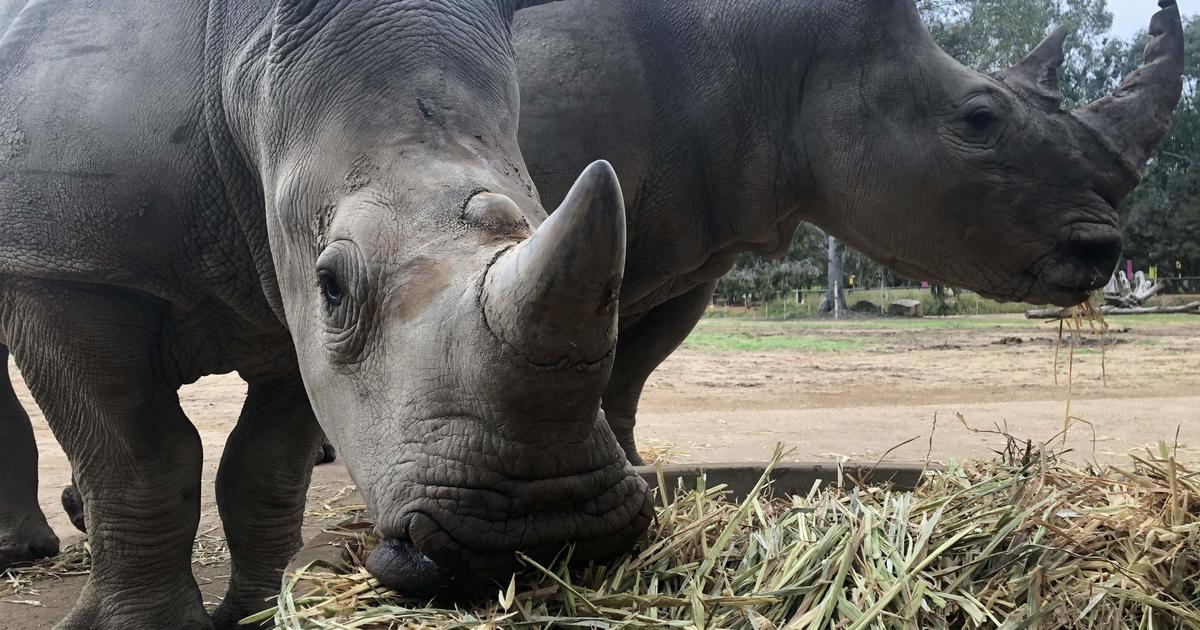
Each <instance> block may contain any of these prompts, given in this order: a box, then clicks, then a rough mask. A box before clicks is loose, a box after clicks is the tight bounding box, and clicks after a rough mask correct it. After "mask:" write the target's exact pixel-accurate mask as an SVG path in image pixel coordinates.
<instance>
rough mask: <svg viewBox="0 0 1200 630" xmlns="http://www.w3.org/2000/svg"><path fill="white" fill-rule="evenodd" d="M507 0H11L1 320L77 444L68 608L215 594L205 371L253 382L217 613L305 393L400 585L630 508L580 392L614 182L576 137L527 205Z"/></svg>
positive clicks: (500, 560)
mask: <svg viewBox="0 0 1200 630" xmlns="http://www.w3.org/2000/svg"><path fill="white" fill-rule="evenodd" d="M519 4H521V3H518V2H516V1H515V0H453V1H450V0H446V1H441V2H438V1H433V0H423V1H418V0H407V1H401V0H392V1H384V0H355V1H353V2H346V1H341V0H271V1H269V0H246V1H242V2H212V3H210V2H208V1H207V0H187V1H184V0H175V1H172V2H159V1H157V0H154V1H152V0H123V1H121V2H109V3H97V2H83V1H79V2H30V3H28V4H26V3H24V2H17V3H13V2H4V1H0V18H3V17H4V16H8V17H9V18H10V19H12V20H13V22H12V24H11V25H10V26H9V28H8V29H7V31H6V32H5V33H4V34H3V38H0V295H3V298H4V299H3V301H2V303H0V343H6V344H7V345H8V346H9V347H11V348H12V351H13V354H14V356H15V357H16V359H17V362H18V364H19V366H20V368H21V371H22V373H23V375H24V377H25V379H26V381H27V382H28V384H29V386H30V389H31V390H32V392H33V394H34V396H35V398H36V399H37V403H38V405H39V406H40V407H41V408H42V410H43V411H44V413H45V415H46V417H47V419H48V421H49V423H50V425H51V427H52V429H53V430H54V433H55V435H56V437H57V438H58V440H59V441H60V442H61V443H62V446H63V448H64V450H65V451H66V452H67V454H68V456H69V458H70V460H71V463H72V465H73V466H74V468H75V477H76V479H77V481H78V485H79V489H80V491H81V493H82V495H83V498H84V500H85V504H86V510H87V519H88V526H89V530H90V531H89V539H90V542H91V549H92V556H93V560H94V563H95V568H94V570H93V572H92V575H91V578H90V580H89V581H88V583H87V585H86V586H85V587H84V591H83V593H82V595H81V596H80V599H79V601H78V603H77V604H76V606H75V608H74V610H73V611H72V612H71V614H70V615H69V616H68V618H67V619H66V620H65V621H63V623H62V625H61V627H64V628H113V629H116V628H120V629H129V628H137V629H143V628H153V629H165V628H172V629H174V628H208V627H212V625H213V621H210V619H209V617H208V616H207V615H206V614H205V610H204V608H203V606H202V603H201V597H200V592H199V590H198V589H197V587H196V583H195V581H194V579H193V577H192V574H191V565H190V555H191V543H192V538H193V536H194V535H195V531H196V525H197V519H198V516H199V510H200V502H199V492H200V480H201V477H200V475H201V445H200V440H199V438H198V435H197V433H196V430H195V429H194V427H193V426H192V425H191V423H190V422H189V421H188V419H187V418H186V417H185V416H184V414H183V412H182V411H181V409H180V407H179V402H178V398H177V396H176V390H177V389H178V388H179V386H180V385H181V384H183V383H189V382H192V381H195V380H196V379H198V378H199V377H201V376H202V375H205V374H212V373H221V372H229V371H231V370H237V371H238V372H239V373H240V374H241V375H242V376H243V377H244V378H245V379H246V380H247V382H248V383H249V394H248V397H247V400H246V404H245V407H244V409H243V412H242V415H241V418H240V419H239V421H238V423H237V426H236V428H235V429H234V431H233V433H232V434H231V435H230V437H229V440H228V443H227V445H226V447H225V451H224V454H223V456H222V462H221V468H220V471H219V473H218V477H217V486H218V503H219V506H220V511H221V517H222V521H223V524H224V528H225V533H226V535H227V536H228V539H229V546H230V551H231V553H232V556H233V561H232V576H231V579H230V586H229V591H228V593H227V595H226V597H225V599H224V601H223V603H222V604H221V606H220V608H219V609H218V610H217V611H216V613H215V614H214V621H215V624H216V625H217V626H218V627H232V625H233V624H234V622H235V621H236V620H237V619H238V618H240V617H241V616H242V615H243V614H244V613H246V612H248V611H251V610H257V609H260V608H262V607H263V605H264V598H265V597H267V596H269V595H270V594H271V593H273V592H276V591H277V589H278V586H279V578H280V571H281V569H282V567H283V566H284V564H285V563H286V562H287V560H288V559H289V557H290V556H291V555H292V553H293V552H294V550H295V549H296V548H297V546H298V544H299V534H300V529H299V526H300V522H301V518H302V515H303V511H304V495H305V489H306V486H307V484H308V479H309V474H310V470H311V467H312V453H313V452H314V449H315V448H316V446H317V443H318V440H319V439H320V428H319V427H318V421H319V423H320V427H321V428H324V429H325V431H326V432H327V433H328V434H329V436H330V437H331V438H332V440H333V441H334V443H335V444H337V445H338V446H339V447H340V449H341V453H342V455H343V456H344V458H345V461H346V463H347V466H348V467H349V469H350V470H351V473H352V474H353V476H354V478H355V480H356V481H357V483H358V485H359V486H360V488H361V489H362V491H363V494H364V496H365V498H366V502H367V504H368V506H369V509H370V511H371V512H372V516H373V517H374V520H375V522H376V524H377V529H378V531H379V533H380V534H381V535H382V536H383V537H384V538H385V540H386V542H385V544H384V545H383V546H382V547H381V548H380V550H379V551H378V552H376V554H375V555H373V556H372V557H371V559H370V564H371V567H372V568H373V570H374V571H375V572H376V573H377V574H378V576H379V577H380V578H381V579H382V580H383V581H384V582H385V583H387V584H389V585H392V586H394V587H396V588H400V589H405V590H413V591H422V592H424V591H428V590H429V589H432V588H434V587H436V585H437V583H438V582H440V581H444V580H447V579H458V578H462V577H468V576H470V575H472V574H477V573H479V572H486V571H489V570H493V569H500V568H504V567H506V566H507V565H508V564H509V563H511V562H512V559H513V553H512V552H513V550H515V549H522V550H529V551H533V552H535V553H546V552H551V551H557V549H558V548H559V547H560V546H561V545H562V544H563V543H565V542H568V541H579V544H578V546H577V553H579V554H581V555H584V556H588V555H592V556H595V555H605V554H608V553H612V552H614V551H616V550H619V549H622V548H624V546H625V545H627V544H628V543H629V541H630V540H631V539H632V538H633V537H635V536H636V535H638V534H639V533H640V532H641V531H642V530H643V529H644V527H645V526H646V524H647V523H648V518H649V497H648V494H647V492H646V487H645V484H644V483H643V482H642V481H641V480H640V478H638V477H637V476H636V475H635V474H633V471H632V469H631V468H629V466H628V464H627V462H626V461H625V458H624V457H623V455H622V453H621V450H620V447H619V445H618V444H617V442H616V441H615V439H614V438H613V436H612V434H611V432H610V431H609V430H608V428H607V426H606V425H605V424H604V422H603V420H602V419H601V416H600V413H599V401H600V394H601V391H602V389H603V386H604V383H605V381H606V380H607V377H608V373H609V370H610V368H611V362H612V357H613V348H614V345H615V340H616V308H617V294H618V287H619V285H620V282H621V273H622V268H623V262H624V241H625V226H624V214H623V211H622V201H621V193H620V188H619V187H618V185H617V182H616V179H615V176H614V174H613V172H612V170H611V169H610V168H609V167H608V165H607V164H604V163H596V164H593V165H591V166H589V167H588V168H587V169H586V171H585V172H584V174H583V175H582V176H581V177H580V178H579V182H578V184H577V185H576V187H575V188H574V190H573V192H572V193H571V194H570V195H568V197H567V199H566V200H565V201H564V202H563V203H562V205H561V207H560V208H559V209H558V211H557V212H556V213H555V214H554V216H553V217H552V218H550V219H548V220H547V219H545V216H546V215H545V212H544V211H543V210H542V209H541V207H540V205H539V204H538V202H537V201H536V196H535V194H534V192H533V187H532V185H531V184H530V182H529V180H528V179H527V177H526V176H525V174H524V173H525V168H524V164H523V162H522V158H521V155H520V153H519V151H518V150H517V143H516V112H517V89H516V79H515V72H514V69H513V66H512V59H511V47H510V45H509V40H508V37H509V20H510V19H511V12H512V11H513V9H514V8H515V7H516V6H518V5H519ZM543 221H544V222H543ZM530 223H532V224H533V225H535V226H537V225H540V227H538V229H537V230H536V231H533V230H532V229H531V228H530V227H529V224H530ZM310 400H311V401H313V402H312V405H311V407H310V402H309V401H310ZM2 402H5V404H4V405H0V411H3V412H5V413H9V414H10V415H11V414H15V413H17V412H19V405H17V406H16V410H13V409H11V407H13V405H12V404H8V402H7V401H2ZM314 411H315V417H314ZM22 416H23V412H22ZM0 424H7V425H14V426H18V427H19V428H18V430H17V431H16V432H17V433H20V426H23V427H24V430H25V431H26V432H27V430H28V422H27V420H26V421H25V422H24V423H21V422H19V421H14V420H12V419H11V418H9V419H6V422H3V423H0ZM18 441H20V442H23V443H24V444H25V446H24V448H26V449H28V448H29V446H30V445H31V444H32V442H31V440H25V439H24V438H22V439H21V440H18ZM18 448H21V447H18ZM28 452H29V451H28V450H26V451H25V454H26V460H23V461H22V462H21V463H22V464H24V465H25V466H30V465H32V463H31V462H29V461H28ZM7 463H8V462H3V465H0V470H4V471H5V472H4V473H3V474H4V475H5V476H0V482H4V483H5V484H7V483H8V482H9V481H11V478H10V477H9V476H7V475H8V474H9V472H10V471H9V469H8V468H7V466H6V465H7ZM23 479H24V481H23V482H22V483H23V484H24V485H21V486H20V487H18V488H17V494H18V497H17V498H20V493H21V492H25V493H27V494H26V495H24V496H25V497H26V500H29V499H28V492H29V491H30V487H29V483H28V482H29V481H30V480H31V479H32V478H31V477H28V476H26V477H24V478H23ZM10 489H11V488H6V491H7V490H10ZM4 499H5V500H6V501H8V504H7V505H4V507H5V509H6V510H7V507H8V505H12V504H13V502H12V500H13V496H12V495H11V494H10V495H9V496H6V497H4ZM34 505H35V507H36V504H34ZM26 507H27V506H26ZM6 516H7V514H6Z"/></svg>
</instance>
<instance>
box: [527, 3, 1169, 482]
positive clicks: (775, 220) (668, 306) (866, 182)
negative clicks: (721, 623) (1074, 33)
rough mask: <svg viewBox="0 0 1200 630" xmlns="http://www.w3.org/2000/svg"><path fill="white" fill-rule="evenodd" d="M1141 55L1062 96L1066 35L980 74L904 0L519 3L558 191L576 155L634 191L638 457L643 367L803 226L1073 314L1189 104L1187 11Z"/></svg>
mask: <svg viewBox="0 0 1200 630" xmlns="http://www.w3.org/2000/svg"><path fill="white" fill-rule="evenodd" d="M1160 4H1161V5H1162V6H1163V8H1162V10H1161V11H1159V12H1158V13H1157V14H1155V15H1154V16H1153V18H1152V20H1151V24H1150V31H1149V32H1150V35H1151V39H1150V43H1149V46H1148V47H1147V48H1146V55H1145V65H1144V66H1143V67H1142V68H1141V69H1139V70H1137V71H1136V72H1134V73H1132V74H1131V75H1130V76H1129V77H1128V78H1126V80H1125V81H1124V83H1123V84H1122V85H1121V86H1120V87H1119V88H1118V89H1117V91H1116V92H1115V93H1114V94H1112V95H1111V96H1106V97H1104V98H1101V99H1100V100H1098V101H1096V102H1093V103H1090V104H1087V105H1084V106H1082V107H1079V108H1076V109H1071V110H1065V109H1063V107H1062V105H1061V103H1062V95H1061V94H1060V91H1059V85H1058V68H1059V66H1060V65H1061V64H1062V63H1063V48H1062V46H1063V40H1064V38H1065V36H1066V35H1067V31H1066V30H1065V29H1062V28H1059V29H1056V30H1054V31H1053V32H1052V33H1051V34H1050V35H1049V36H1048V37H1047V38H1046V40H1045V41H1044V42H1042V43H1041V45H1039V46H1037V47H1036V48H1035V49H1034V50H1033V52H1031V53H1030V54H1029V55H1028V56H1027V57H1026V58H1025V59H1024V60H1023V61H1021V62H1020V63H1018V64H1016V65H1015V66H1013V67H1012V68H1009V69H1006V70H1004V71H1002V72H998V73H995V74H991V75H988V74H981V73H979V72H975V71H972V70H970V69H968V68H966V67H964V66H963V65H961V64H959V63H957V62H956V61H954V60H953V59H951V58H950V57H949V56H947V55H946V54H945V53H944V52H943V51H942V50H941V49H940V48H939V47H938V46H937V45H936V44H935V43H934V41H933V40H932V39H931V38H930V35H929V33H928V31H927V30H926V28H925V27H924V25H923V24H922V22H921V20H920V17H919V15H918V12H917V9H916V6H915V4H914V2H913V1H912V0H869V1H866V0H846V1H844V2H818V1H811V2H777V1H774V0H743V1H741V2H721V1H718V0H653V1H647V0H572V1H570V2H563V3H560V4H555V5H547V6H545V7H539V8H533V9H529V10H527V11H522V12H520V13H518V14H517V17H516V21H515V23H514V26H513V32H514V47H515V49H516V54H517V60H518V68H519V73H520V81H521V93H522V95H523V96H524V98H523V100H522V105H521V127H520V131H519V139H520V142H521V148H522V150H523V151H524V154H525V157H526V160H527V163H528V165H529V168H530V172H531V173H532V175H533V179H534V181H535V182H537V184H538V188H539V190H540V192H541V193H542V199H543V201H545V202H547V204H548V205H553V201H554V200H557V199H560V198H562V196H563V194H564V193H565V192H566V191H567V189H568V187H569V186H570V183H571V177H570V175H571V173H573V172H574V169H576V168H578V167H579V166H580V165H582V164H586V163H587V159H588V158H587V156H589V155H593V154H595V155H604V156H605V157H606V158H607V159H609V160H610V161H611V162H612V163H613V165H614V166H615V167H616V169H617V172H618V173H620V174H621V178H622V181H623V182H624V184H625V189H624V190H625V204H626V212H627V213H628V222H629V249H628V255H627V259H626V267H625V280H624V284H623V285H622V288H621V306H620V310H621V314H620V317H621V319H620V338H619V341H618V347H617V359H616V363H615V365H614V366H613V374H612V378H611V380H610V381H609V384H608V387H607V389H606V390H605V392H604V405H603V407H604V412H605V414H606V415H607V418H608V422H609V423H610V424H611V425H612V427H613V430H614V431H615V432H616V434H617V437H618V439H619V440H620V441H621V444H622V446H624V448H625V452H626V454H627V455H628V456H629V459H630V460H631V461H633V462H635V463H641V458H640V457H639V456H638V454H637V449H636V445H635V441H634V436H633V428H634V425H635V416H636V412H637V405H638V398H639V397H640V395H641V391H642V387H643V385H644V384H645V382H646V379H647V378H648V377H649V375H650V373H651V372H652V371H653V370H654V369H655V367H657V366H658V364H659V363H661V362H662V361H663V359H664V358H665V357H666V356H667V355H669V354H670V353H671V352H672V351H674V349H675V348H676V347H677V346H678V345H679V344H680V343H681V342H682V341H683V339H684V338H685V337H686V336H687V334H688V333H689V332H690V331H691V329H692V327H693V326H694V325H695V323H696V321H697V320H698V319H699V318H700V316H701V315H702V313H703V311H704V309H705V307H706V306H707V304H708V303H709V300H710V298H711V296H712V292H713V289H714V287H715V282H716V280H717V279H718V278H720V277H721V276H722V275H724V274H725V273H726V272H727V271H728V270H729V269H730V267H731V266H732V264H733V261H734V258H735V256H736V255H737V254H738V253H740V252H744V251H754V252H759V253H762V254H768V255H771V254H778V255H782V254H783V253H786V251H787V249H788V247H789V245H790V243H791V240H792V235H793V233H794V232H795V229H796V227H797V225H798V224H799V223H800V222H801V221H808V222H811V223H814V224H816V225H818V226H819V227H821V228H822V229H824V230H826V231H827V232H829V233H831V234H834V235H836V236H837V237H838V238H840V239H842V240H843V241H845V242H847V243H849V244H851V245H853V246H854V247H857V248H859V249H860V250H862V251H864V252H866V253H867V254H869V255H870V256H872V257H874V258H875V259H876V260H879V261H881V262H883V263H885V264H887V265H888V266H890V267H892V268H894V269H896V270H898V271H900V272H902V273H904V274H907V275H910V276H913V277H920V278H924V279H930V280H936V281H940V282H943V283H946V284H949V285H954V286H958V287H963V288H968V289H974V290H976V291H978V292H979V293H981V294H983V295H985V296H988V297H992V298H996V299H1000V300H1019V301H1028V302H1036V303H1054V304H1058V305H1071V304H1075V303H1078V302H1080V301H1081V300H1083V299H1084V297H1085V296H1086V295H1087V294H1088V292H1089V291H1091V290H1093V289H1096V288H1099V287H1101V286H1103V285H1104V284H1105V282H1107V280H1108V278H1109V276H1110V273H1111V271H1112V269H1113V267H1114V265H1115V263H1116V260H1117V258H1118V256H1119V254H1120V251H1121V233H1120V231H1119V230H1118V225H1119V223H1118V216H1117V212H1116V208H1117V206H1118V204H1119V202H1120V201H1121V199H1122V198H1123V197H1124V196H1125V195H1127V194H1128V193H1129V192H1130V191H1131V190H1132V189H1133V188H1134V186H1135V185H1136V184H1137V183H1138V181H1139V177H1140V171H1141V167H1142V166H1143V165H1144V164H1145V162H1146V161H1147V159H1148V158H1149V156H1150V154H1151V151H1152V150H1153V148H1154V147H1155V145H1156V144H1157V143H1158V142H1159V141H1161V139H1162V138H1163V136H1164V135H1165V133H1166V132H1167V130H1168V127H1169V125H1170V120H1171V114H1172V112H1173V110H1174V108H1175V105H1176V103H1177V102H1178V100H1179V97H1180V91H1181V86H1182V82H1181V74H1182V71H1183V36H1182V27H1181V25H1180V19H1179V9H1178V7H1177V6H1175V4H1174V1H1173V0H1162V1H1161V2H1160Z"/></svg>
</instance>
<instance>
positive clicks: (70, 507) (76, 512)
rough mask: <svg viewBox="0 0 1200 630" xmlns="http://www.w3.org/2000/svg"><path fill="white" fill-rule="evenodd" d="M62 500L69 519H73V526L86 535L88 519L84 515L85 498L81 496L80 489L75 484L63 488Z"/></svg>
mask: <svg viewBox="0 0 1200 630" xmlns="http://www.w3.org/2000/svg"><path fill="white" fill-rule="evenodd" d="M61 500H62V506H63V511H65V512H66V513H67V518H69V519H71V524H72V525H74V526H75V529H78V530H79V531H81V532H83V533H85V534H86V533H87V519H86V518H85V517H84V515H83V496H82V495H80V494H79V488H78V487H77V486H76V485H75V484H74V482H72V483H71V485H69V486H67V487H66V488H63V491H62V498H61Z"/></svg>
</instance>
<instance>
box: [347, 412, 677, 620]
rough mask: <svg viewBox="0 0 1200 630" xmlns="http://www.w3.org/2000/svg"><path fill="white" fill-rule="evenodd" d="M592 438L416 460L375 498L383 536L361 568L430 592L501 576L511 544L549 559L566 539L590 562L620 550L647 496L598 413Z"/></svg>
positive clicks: (398, 586)
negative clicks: (414, 470)
mask: <svg viewBox="0 0 1200 630" xmlns="http://www.w3.org/2000/svg"><path fill="white" fill-rule="evenodd" d="M494 438H495V436H492V439H494ZM593 438H594V439H586V440H584V441H582V442H577V443H574V444H571V445H570V446H569V447H566V448H564V447H562V446H561V445H560V447H559V448H557V449H555V448H547V447H546V445H544V444H535V445H530V444H520V443H512V442H508V443H505V444H504V445H503V448H501V451H502V453H503V456H502V457H498V456H497V454H493V456H492V457H487V458H485V459H488V460H490V461H491V462H492V465H491V466H489V467H487V468H481V467H479V466H478V465H477V463H476V462H478V461H479V460H480V459H481V458H480V456H479V452H478V450H477V449H478V447H474V446H471V447H468V448H466V449H464V451H462V452H472V454H473V455H474V457H472V458H470V459H468V460H465V461H455V460H454V459H453V458H447V457H438V458H434V457H426V458H420V459H419V464H418V465H419V468H420V469H421V470H423V471H425V474H424V475H422V476H419V477H409V479H411V481H410V482H407V483H404V484H402V485H398V486H393V487H396V488H399V489H400V491H399V492H395V493H389V494H390V496H387V497H379V499H380V501H379V504H378V505H377V506H376V509H375V510H373V512H375V513H376V514H378V517H377V518H376V520H375V522H376V531H377V533H378V534H379V536H380V538H381V539H382V543H381V544H380V545H379V546H378V547H377V548H376V549H375V550H374V551H373V552H372V553H371V555H370V556H369V557H368V559H367V569H368V570H369V571H370V572H371V573H372V574H373V575H374V576H375V577H376V578H378V579H379V580H380V582H382V583H383V584H384V585H385V586H388V587H389V588H391V589H393V590H395V591H397V592H399V593H402V594H405V595H409V596H413V597H426V596H430V595H435V594H438V593H442V592H454V591H458V590H460V589H463V588H469V587H472V586H476V585H478V584H480V583H484V582H486V581H487V580H490V579H496V578H499V579H503V578H506V577H507V575H508V574H509V573H511V572H512V571H513V570H514V569H516V568H518V566H519V562H518V556H517V552H520V553H522V554H525V555H528V556H529V557H531V558H534V559H538V560H549V559H551V558H553V557H554V556H555V555H557V554H559V553H560V552H562V551H563V549H564V548H565V547H566V546H567V545H570V546H572V552H571V553H572V555H571V557H572V559H574V560H580V561H587V560H602V559H606V558H609V557H612V556H615V555H617V554H619V553H621V552H623V551H625V550H626V549H628V548H629V547H630V546H631V545H632V544H633V543H634V542H635V541H636V540H637V539H638V538H639V537H640V536H641V535H642V533H643V532H644V531H645V530H646V527H647V526H648V525H649V524H650V520H651V518H652V515H653V500H652V497H651V494H650V492H649V489H648V487H647V485H646V482H645V481H644V480H643V479H642V478H641V477H640V476H639V475H638V474H637V473H636V472H635V471H634V470H633V468H632V467H631V466H630V465H629V463H628V462H627V461H626V459H625V457H624V455H623V451H621V450H620V446H619V445H617V444H616V440H615V438H613V437H612V433H611V431H609V430H608V428H607V426H606V425H605V424H604V423H603V421H602V420H601V421H600V422H598V423H597V424H596V426H595V429H594V431H593ZM484 441H487V440H486V439H485V440H484ZM535 458H540V459H541V460H542V461H540V462H536V463H535V462H534V461H532V460H534V459H535ZM501 460H502V461H504V462H508V463H509V464H510V465H503V466H500V465H497V464H496V462H497V461H501ZM468 462H470V467H468V465H467V463H468ZM451 471H452V472H451ZM551 471H559V472H558V473H557V474H547V473H550V472H551ZM406 476H407V475H406Z"/></svg>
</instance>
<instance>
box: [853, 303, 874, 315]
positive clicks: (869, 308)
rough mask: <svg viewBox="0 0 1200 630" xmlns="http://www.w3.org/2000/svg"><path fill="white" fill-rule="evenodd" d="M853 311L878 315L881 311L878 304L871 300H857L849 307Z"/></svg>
mask: <svg viewBox="0 0 1200 630" xmlns="http://www.w3.org/2000/svg"><path fill="white" fill-rule="evenodd" d="M850 311H851V312H853V313H863V314H865V315H878V314H879V313H880V312H881V311H880V308H879V305H878V304H876V303H874V302H872V301H871V300H859V301H857V302H855V303H854V305H853V306H851V307H850Z"/></svg>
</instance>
